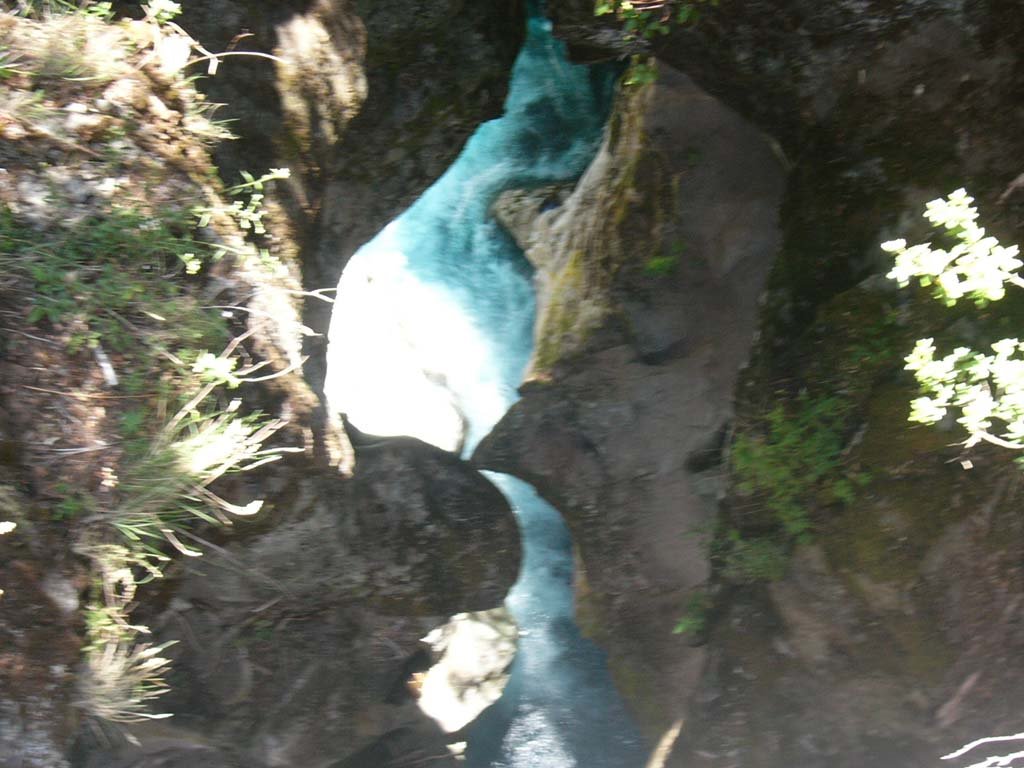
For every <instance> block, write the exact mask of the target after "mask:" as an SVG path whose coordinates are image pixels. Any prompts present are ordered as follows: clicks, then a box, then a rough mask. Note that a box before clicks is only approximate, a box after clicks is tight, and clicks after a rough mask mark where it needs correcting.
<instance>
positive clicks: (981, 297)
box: [882, 189, 1024, 306]
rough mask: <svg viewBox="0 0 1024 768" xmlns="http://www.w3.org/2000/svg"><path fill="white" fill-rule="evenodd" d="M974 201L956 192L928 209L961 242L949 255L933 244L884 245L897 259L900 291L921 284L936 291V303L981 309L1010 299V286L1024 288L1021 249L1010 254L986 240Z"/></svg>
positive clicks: (1009, 250)
mask: <svg viewBox="0 0 1024 768" xmlns="http://www.w3.org/2000/svg"><path fill="white" fill-rule="evenodd" d="M973 202H974V198H973V197H970V196H969V195H968V194H967V191H966V190H964V189H958V190H956V191H955V192H953V193H952V194H950V195H949V197H948V198H946V199H942V198H939V199H938V200H932V201H931V202H930V203H928V204H927V206H926V210H925V214H924V215H925V218H926V219H928V220H929V221H930V222H931V223H932V225H933V226H935V227H937V228H942V229H944V230H945V231H946V233H948V234H949V235H950V236H952V237H953V238H954V239H955V240H957V242H956V244H954V245H953V246H952V247H951V248H950V249H949V250H943V249H941V248H935V247H933V246H932V245H931V244H929V243H921V244H918V245H912V246H910V247H907V241H906V240H902V239H900V240H890V241H889V242H886V243H882V248H883V250H886V251H888V252H890V253H892V254H894V255H895V257H896V264H895V266H894V267H893V269H892V271H891V272H889V274H888V277H890V278H891V279H893V280H896V281H897V282H898V283H899V284H900V285H901V286H905V285H907V284H908V283H909V282H910V281H911V279H913V278H915V277H916V278H917V279H918V280H919V281H920V283H921V285H922V286H925V287H927V286H934V290H935V293H936V295H937V296H938V298H940V299H942V300H943V301H945V303H946V304H947V305H949V306H952V305H954V304H956V302H957V300H958V299H962V298H964V297H965V296H968V297H970V298H972V299H974V301H975V302H977V303H978V304H979V305H981V306H983V305H984V304H986V303H987V302H989V301H998V300H999V299H1001V298H1003V296H1004V295H1005V294H1006V288H1005V285H1006V283H1014V284H1015V285H1019V286H1022V287H1024V280H1022V279H1021V278H1020V277H1019V276H1018V275H1017V274H1016V271H1017V270H1018V269H1019V268H1020V267H1021V266H1022V264H1024V262H1021V260H1020V259H1018V258H1017V256H1018V254H1019V249H1018V247H1017V246H1015V245H1014V246H1010V247H1009V248H1007V247H1004V246H1002V245H1000V244H999V241H998V240H996V238H994V237H986V236H985V230H984V229H983V228H982V227H979V226H978V224H977V219H978V210H977V209H976V208H974V207H973V206H972V205H971V203H973Z"/></svg>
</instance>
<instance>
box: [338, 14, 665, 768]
mask: <svg viewBox="0 0 1024 768" xmlns="http://www.w3.org/2000/svg"><path fill="white" fill-rule="evenodd" d="M614 76H615V72H613V71H612V70H610V69H602V68H586V67H582V66H575V65H571V64H569V63H568V62H567V60H566V58H565V51H564V46H563V45H562V44H561V43H560V42H558V41H556V40H555V39H554V38H553V37H552V35H551V32H550V24H549V23H548V22H547V21H546V20H545V19H543V18H542V17H541V16H539V15H538V14H537V13H533V14H532V15H531V18H530V20H529V31H528V37H527V41H526V43H525V46H524V48H523V51H522V52H521V54H520V56H519V58H518V60H517V62H516V65H515V68H514V70H513V74H512V81H511V85H510V91H509V96H508V100H507V103H506V110H505V115H504V117H502V118H500V119H498V120H494V121H492V122H489V123H487V124H485V125H483V126H481V128H480V129H479V130H478V131H477V132H476V134H475V135H474V136H473V137H472V138H471V139H470V141H469V143H468V144H467V146H466V148H465V150H464V151H463V153H462V155H461V156H460V157H459V159H458V160H457V162H456V163H455V164H454V165H453V166H452V167H451V168H450V169H449V170H448V172H447V173H446V174H445V175H444V176H443V177H442V178H441V179H440V180H439V181H438V182H437V183H436V184H435V185H434V186H433V187H432V188H431V189H430V190H428V191H427V192H426V193H425V194H424V195H423V197H422V198H420V200H419V201H418V202H417V203H416V204H415V205H413V206H412V207H411V208H410V209H409V210H408V211H406V212H405V213H404V214H403V215H402V216H400V217H399V218H398V219H396V220H395V221H393V222H392V223H391V224H390V225H388V227H387V228H386V229H385V230H384V231H383V232H382V233H381V234H380V235H379V236H378V237H377V238H376V239H374V240H373V241H371V242H370V243H369V244H367V245H366V246H364V247H363V248H362V249H361V250H360V251H359V252H358V253H357V254H356V255H355V256H354V257H353V259H352V260H351V261H350V263H349V264H348V266H347V267H346V269H345V272H344V274H343V276H342V279H341V281H340V283H339V292H338V300H337V303H336V308H335V314H334V316H333V318H332V323H331V332H330V348H329V352H328V373H327V382H326V386H325V391H326V393H327V395H328V398H329V399H330V402H331V404H332V406H333V407H334V408H335V409H337V410H339V411H341V412H344V413H345V414H346V415H347V417H348V418H349V420H350V421H351V422H352V423H353V424H354V425H355V426H356V427H357V428H358V429H359V430H361V431H363V432H365V433H369V434H373V435H411V436H413V437H417V438H420V439H422V440H424V441H427V442H430V443H433V444H435V445H438V446H440V447H443V448H446V449H448V450H452V451H457V452H461V453H463V454H464V455H469V453H471V452H472V449H473V448H474V447H475V446H476V445H477V444H478V443H479V441H480V440H481V439H482V438H483V437H484V436H485V435H486V434H487V433H488V432H489V431H490V429H491V427H492V426H493V425H494V424H495V423H496V422H497V421H498V420H499V419H500V418H501V416H502V415H503V414H504V413H505V411H506V410H507V409H508V407H509V406H510V405H511V404H512V403H513V402H514V401H515V400H516V399H517V394H516V387H517V386H518V384H519V382H520V381H521V378H522V375H523V371H524V368H525V366H526V364H527V361H528V359H529V357H530V354H531V350H532V347H533V325H534V315H535V300H534V295H533V288H532V284H531V281H532V274H531V268H530V266H529V265H528V264H527V263H526V261H525V260H524V258H523V256H522V253H521V252H520V251H519V250H518V248H517V247H516V246H515V244H514V243H513V241H512V239H511V238H510V237H509V236H508V235H507V234H506V233H505V232H504V231H503V230H502V229H501V227H500V226H499V225H498V224H497V223H496V222H495V221H494V219H493V218H492V217H491V216H490V214H489V208H490V206H491V204H492V203H493V201H494V200H495V198H496V197H497V195H498V194H500V193H501V192H502V191H504V190H506V189H510V188H526V187H531V186H540V185H544V184H549V183H553V182H564V181H569V180H572V179H575V178H577V177H578V176H579V175H580V174H581V173H582V171H583V170H584V168H585V167H586V165H587V163H588V162H589V161H590V159H591V157H592V156H593V154H594V152H595V151H596V149H597V147H598V144H599V142H600V138H601V134H602V130H603V126H604V121H605V118H606V116H607V113H608V108H609V103H610V99H611V94H612V89H613V80H614ZM490 477H491V478H492V479H493V481H494V482H495V484H496V485H498V486H499V487H500V488H501V490H502V491H503V492H504V493H505V494H506V496H507V497H508V498H509V500H510V501H511V502H512V504H513V505H514V507H515V509H516V510H517V513H518V516H519V521H520V526H521V530H522V536H523V544H524V550H525V557H524V562H523V568H522V571H521V575H520V579H519V582H518V583H517V585H516V587H515V588H514V589H513V591H512V593H511V594H510V596H509V599H508V606H509V608H510V610H511V611H512V614H513V615H514V617H515V619H516V620H517V622H518V623H519V627H520V644H519V652H518V656H517V658H516V661H515V664H514V667H513V672H512V680H511V682H510V683H509V685H508V687H507V688H506V692H505V694H504V696H503V697H502V699H501V700H500V701H499V702H498V703H497V704H495V705H494V706H493V707H492V708H491V709H490V710H489V711H488V712H486V713H485V714H484V715H483V716H482V717H481V718H480V719H479V721H478V722H477V723H475V724H474V725H473V726H471V727H470V728H469V729H468V731H467V733H468V740H469V746H468V753H467V757H468V762H469V764H470V765H471V766H509V767H511V766H524V767H525V766H530V767H531V768H570V767H572V766H586V767H587V768H603V767H607V768H632V767H633V766H641V765H643V763H644V751H645V750H644V748H643V746H642V744H641V741H640V739H639V737H638V736H637V735H636V731H635V729H634V726H633V724H632V722H631V720H630V718H629V716H628V714H627V713H626V711H625V709H624V707H623V705H622V702H621V700H620V699H619V697H618V695H617V693H616V692H615V689H614V687H613V686H612V683H611V680H610V678H609V676H608V673H607V669H606V665H605V659H604V655H603V654H602V653H601V651H600V650H598V649H597V648H596V647H595V646H593V645H592V644H591V643H589V642H588V641H586V640H584V639H583V638H582V637H581V636H580V633H579V630H578V628H577V627H576V625H575V623H574V621H573V598H572V567H573V564H572V551H571V550H572V542H571V540H570V538H569V535H568V532H567V530H566V528H565V525H564V524H563V522H562V520H561V518H560V516H559V515H558V513H557V512H556V511H555V510H554V509H553V508H552V507H550V506H549V505H548V504H547V503H546V502H544V501H543V500H542V499H540V498H539V497H538V496H537V494H536V493H535V492H534V491H533V489H532V488H530V487H529V486H528V485H526V484H525V483H522V482H521V481H518V480H515V479H513V478H510V477H507V476H501V475H491V476H490Z"/></svg>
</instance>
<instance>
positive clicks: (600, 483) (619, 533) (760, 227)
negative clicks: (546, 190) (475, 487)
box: [474, 67, 783, 735]
mask: <svg viewBox="0 0 1024 768" xmlns="http://www.w3.org/2000/svg"><path fill="white" fill-rule="evenodd" d="M782 184H783V171H782V168H781V166H780V163H779V161H778V159H777V157H776V155H775V153H774V152H773V150H772V148H771V147H770V145H769V143H768V141H767V140H766V139H765V137H764V136H762V135H761V134H760V133H759V132H758V131H757V130H756V129H754V128H753V127H752V126H750V125H749V124H748V123H746V122H745V121H743V120H742V119H741V118H740V117H739V116H737V115H736V114H735V113H734V112H732V111H731V110H730V109H728V108H727V107H725V106H724V105H722V104H721V103H720V102H718V101H717V100H715V99H713V98H712V97H710V96H708V95H707V94H706V93H704V92H703V91H701V90H700V89H699V88H698V87H697V86H695V85H694V84H693V82H692V81H691V80H690V79H689V78H687V77H686V76H685V75H682V74H680V73H678V72H676V71H674V70H672V69H671V68H669V67H664V68H662V70H661V72H660V75H659V78H658V81H657V83H656V84H655V85H653V86H650V87H644V88H636V89H631V90H628V91H626V92H624V94H623V95H622V97H621V98H620V101H619V103H618V104H617V105H616V108H615V111H614V113H613V115H612V118H611V125H610V128H609V133H608V137H607V139H606V142H605V145H604V147H603V148H602V150H601V151H600V152H599V154H598V156H597V158H596V159H595V161H594V162H593V164H592V165H591V167H590V169H589V170H588V171H587V173H586V174H585V175H584V177H583V179H582V180H581V181H580V182H579V184H578V185H577V187H576V189H575V190H574V191H573V192H572V194H571V195H569V197H568V198H567V199H565V200H564V201H563V202H562V203H561V204H560V205H557V206H552V205H550V204H548V205H545V204H543V201H541V200H538V201H537V205H536V207H535V212H536V217H535V221H534V224H533V229H532V231H531V232H530V233H528V234H524V233H523V232H522V227H521V226H519V227H517V228H518V229H519V230H520V231H519V237H520V239H521V240H523V241H524V244H525V245H527V246H528V247H527V251H526V253H527V257H528V258H529V259H530V260H531V261H532V262H533V263H534V264H535V265H537V267H538V270H539V272H538V285H539V297H538V304H539V308H540V312H539V319H538V327H537V335H538V339H537V347H536V352H535V355H534V359H533V361H532V366H531V377H532V380H531V381H530V382H529V383H528V384H527V385H526V386H524V387H523V391H522V399H521V400H520V401H519V402H518V403H516V404H515V405H514V406H513V407H512V409H511V410H510V411H509V413H508V414H507V415H506V417H505V418H504V419H503V420H502V421H501V422H500V423H499V424H498V425H497V426H496V427H495V429H494V431H493V432H492V433H491V435H490V436H488V437H487V438H486V439H485V440H484V441H483V442H482V443H481V444H480V446H479V448H478V449H477V452H476V453H475V455H474V461H475V462H477V463H479V464H480V465H482V466H485V467H488V468H492V469H497V470H499V471H503V472H509V473H512V474H516V475H519V476H520V477H523V478H524V479H526V480H528V481H530V482H531V483H533V484H534V485H535V486H536V487H537V488H538V489H539V490H540V492H541V493H542V494H544V495H545V496H546V497H547V498H548V499H549V500H550V501H551V502H552V503H553V504H554V505H555V506H556V507H558V509H559V510H560V511H561V512H562V513H563V514H564V515H565V517H566V520H567V522H568V524H569V527H570V529H571V531H572V534H573V538H574V541H575V543H576V546H577V547H578V552H579V555H580V558H579V559H580V565H581V569H580V573H579V576H578V579H577V613H578V619H579V621H580V623H581V626H582V628H583V630H584V631H587V632H589V633H591V634H592V635H594V636H596V637H597V638H598V639H599V641H600V642H601V643H602V645H603V646H604V647H605V648H606V649H607V650H608V651H609V655H610V658H609V663H610V666H611V669H612V673H613V675H614V677H615V680H616V682H617V684H618V685H619V687H620V689H621V690H622V692H623V693H624V694H625V695H626V697H627V699H628V700H629V702H630V704H631V705H633V707H634V709H635V710H636V711H638V712H639V713H640V715H641V722H642V724H643V725H644V726H645V727H646V728H647V730H648V732H649V733H650V734H652V735H654V734H658V735H660V731H661V730H663V729H664V728H667V727H668V726H669V725H671V723H672V722H673V721H675V720H676V719H677V718H678V717H680V716H682V715H683V714H685V711H686V700H687V697H688V694H689V693H690V692H692V691H693V690H694V687H695V685H696V682H697V680H698V678H699V675H700V670H701V668H702V664H703V653H702V650H701V649H699V648H691V647H689V646H688V645H687V644H686V643H684V642H681V641H680V640H679V639H678V638H677V637H675V636H673V635H672V628H673V626H674V624H675V623H676V621H678V619H679V616H680V615H681V613H682V611H683V609H684V606H685V605H686V603H687V600H688V599H690V596H691V595H692V594H693V592H694V591H695V590H698V589H699V588H700V587H701V586H702V585H703V583H704V582H705V580H706V579H707V578H708V575H709V567H708V559H707V556H706V553H705V552H704V550H703V549H702V548H701V546H700V542H699V540H698V538H697V537H695V536H693V535H691V534H693V533H694V532H695V531H699V530H700V529H701V528H702V527H704V526H706V525H707V524H708V522H709V521H710V519H711V516H712V514H713V512H714V496H715V492H716V490H715V486H714V483H713V482H709V479H708V478H707V477H705V476H704V475H703V474H702V469H704V468H706V462H705V461H704V454H706V453H708V452H711V453H714V451H715V449H716V448H717V446H718V445H719V443H720V441H721V433H722V431H723V429H724V428H725V426H726V425H727V424H728V422H729V419H730V417H731V413H732V397H731V395H732V389H733V387H734V385H735V382H736V376H737V372H738V370H739V368H740V366H741V365H742V364H743V363H744V362H745V360H746V358H747V355H748V353H749V349H750V346H751V343H752V341H753V338H754V330H755V322H756V317H757V299H758V296H759V295H760V293H761V291H762V289H763V284H764V279H765V276H766V275H767V273H768V269H769V266H770V264H771V261H772V259H773V257H774V255H775V252H776V248H777V246H778V219H777V208H778V204H779V200H780V197H781V193H782ZM507 203H508V199H506V201H505V202H504V203H503V205H506V206H507ZM521 208H522V205H517V206H515V211H516V213H515V217H514V218H516V219H517V220H518V219H521ZM506 218H508V215H506Z"/></svg>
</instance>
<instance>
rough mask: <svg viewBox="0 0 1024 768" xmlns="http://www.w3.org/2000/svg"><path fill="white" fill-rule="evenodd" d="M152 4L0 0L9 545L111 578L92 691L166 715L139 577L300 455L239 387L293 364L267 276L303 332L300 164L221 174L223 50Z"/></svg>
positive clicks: (15, 560) (93, 595)
mask: <svg viewBox="0 0 1024 768" xmlns="http://www.w3.org/2000/svg"><path fill="white" fill-rule="evenodd" d="M143 10H144V13H145V15H144V18H142V19H141V20H137V21H127V20H124V21H115V20H114V19H113V14H112V12H111V4H110V3H87V4H84V5H82V6H81V7H79V6H75V5H72V4H70V3H65V2H61V1H60V0H57V1H56V2H39V3H21V4H19V7H18V8H17V9H16V10H14V11H4V12H2V13H0V98H2V101H0V135H2V137H3V139H4V145H5V146H4V148H3V149H2V150H0V163H2V165H3V176H2V178H0V275H2V277H0V282H2V287H3V298H2V299H0V316H2V318H3V325H4V326H5V327H4V329H3V330H4V332H5V338H4V346H3V351H4V359H3V362H2V363H0V371H2V375H3V379H4V387H3V390H2V398H0V407H2V408H3V409H4V412H5V413H6V414H8V415H9V418H10V421H11V424H10V427H9V428H10V429H11V431H10V432H9V433H8V432H7V431H6V429H5V430H4V432H5V434H4V435H3V440H4V442H5V444H9V445H10V446H11V447H12V455H11V456H10V459H9V460H5V464H4V467H3V475H2V476H0V490H2V491H3V493H4V498H5V499H8V500H9V499H10V498H12V495H13V497H16V498H17V499H18V501H16V502H14V503H6V502H5V503H4V504H3V506H2V507H0V518H3V525H4V530H5V533H6V532H10V534H11V535H9V536H6V537H5V541H4V544H5V546H6V547H7V548H9V555H8V563H9V564H10V565H11V566H12V567H17V566H18V564H19V563H20V562H31V561H32V560H33V559H35V558H38V557H48V558H50V559H52V560H53V562H54V566H53V567H54V568H55V569H57V570H59V569H61V568H63V567H65V566H66V568H67V569H68V572H69V573H74V574H75V575H74V576H73V577H72V578H73V579H74V580H76V581H77V580H82V581H88V582H92V583H93V586H92V588H91V589H90V597H89V601H88V603H87V605H85V606H84V608H83V609H82V613H81V621H82V622H83V623H84V633H85V638H84V641H83V650H84V653H85V656H86V664H85V666H86V672H85V673H84V674H83V676H82V678H81V681H80V682H79V688H78V693H77V696H76V698H77V700H78V701H79V702H80V704H81V706H82V707H83V708H84V709H85V710H86V711H87V712H88V713H90V714H93V715H96V716H98V717H101V718H104V719H107V720H127V721H131V720H134V719H139V718H150V717H153V714H152V712H151V711H150V710H149V709H148V708H147V704H148V703H149V701H150V700H151V699H152V698H154V697H155V696H156V695H158V694H159V693H160V692H162V691H163V690H164V685H163V683H162V680H161V677H162V674H163V673H164V671H165V667H166V661H165V660H164V659H162V658H161V657H160V655H159V652H160V650H161V648H160V647H153V646H151V645H150V644H148V643H146V642H143V641H142V640H141V639H140V637H141V636H144V635H145V634H146V633H147V632H148V630H147V629H146V628H145V627H143V626H140V625H138V624H137V623H136V622H133V621H132V620H131V617H130V614H131V611H132V609H133V607H134V606H135V603H136V600H137V599H138V591H137V590H138V587H139V586H140V585H142V584H144V583H146V582H147V581H149V580H151V579H153V578H157V577H160V576H162V575H163V572H164V570H165V568H166V567H167V563H168V562H169V561H170V559H171V557H172V556H173V555H185V556H197V555H199V554H200V549H198V548H197V547H196V543H197V542H199V541H200V539H198V537H197V536H196V533H195V532H194V531H193V530H192V529H193V527H194V526H193V523H194V522H202V523H208V524H215V525H216V524H230V523H231V521H232V519H233V518H235V517H237V516H248V515H251V514H254V513H255V512H256V511H257V510H258V509H259V502H258V501H250V502H248V503H244V504H241V505H239V504H234V503H230V502H228V501H227V500H226V499H225V498H224V494H225V493H226V491H225V490H215V488H216V487H217V486H216V485H215V484H216V483H217V482H218V481H219V480H221V478H223V477H225V476H226V475H227V474H229V473H232V472H236V471H244V470H245V469H249V468H252V467H254V466H259V465H261V464H264V463H266V462H268V461H272V460H274V459H277V458H279V457H280V456H281V453H282V451H283V450H285V449H283V448H281V447H269V446H270V442H269V441H271V438H272V437H273V435H274V433H275V432H277V431H278V430H279V429H280V428H281V427H282V426H283V424H284V422H282V421H280V420H275V419H269V418H266V417H261V416H260V415H259V414H258V413H256V412H254V411H253V410H252V408H251V407H246V406H245V405H243V398H242V397H241V396H240V395H239V394H238V391H239V390H238V388H239V387H240V386H241V385H243V384H245V383H247V382H251V381H254V380H266V379H267V378H268V375H269V376H271V377H272V376H274V375H275V373H274V370H275V368H276V370H277V371H278V373H287V372H288V370H289V366H288V362H287V360H286V358H287V356H288V353H287V351H282V353H281V354H280V358H281V359H278V360H273V359H266V358H264V359H260V357H259V356H257V353H256V352H255V350H254V348H253V347H252V344H251V341H249V343H248V344H247V340H250V339H251V337H252V336H253V334H254V330H245V317H246V315H247V314H250V313H260V312H262V311H263V310H260V309H259V307H258V306H257V304H258V302H257V303H253V301H252V296H253V295H254V293H255V292H263V293H272V292H274V291H276V292H277V293H278V295H279V296H280V297H282V299H283V302H284V304H283V306H285V307H289V311H287V312H283V313H282V314H280V315H279V316H277V317H275V318H272V320H273V322H274V323H276V324H278V325H279V326H281V327H282V328H283V330H282V332H281V337H282V338H285V337H287V336H295V335H297V334H298V332H299V331H300V330H301V325H300V324H299V323H298V321H297V313H296V310H295V307H294V303H295V301H294V296H295V295H297V294H298V293H299V291H298V290H297V288H298V283H297V280H296V278H295V277H294V272H292V273H290V272H289V268H288V267H286V266H285V265H284V264H283V263H282V262H281V261H279V260H277V259H276V258H275V257H272V256H270V255H269V253H268V252H267V250H266V245H268V244H269V242H270V241H269V240H268V238H267V235H266V230H265V228H264V227H263V224H262V219H263V216H264V214H265V211H263V210H262V209H261V203H262V192H263V185H264V184H265V183H266V182H268V181H270V180H272V179H273V178H281V177H283V176H286V175H287V174H286V173H284V172H276V173H274V174H272V175H271V176H269V177H265V178H262V179H254V178H252V177H248V178H246V179H244V180H243V182H242V183H241V184H239V185H238V186H237V187H235V188H232V189H228V190H224V189H223V188H222V186H221V184H220V182H219V180H218V179H217V176H216V171H215V169H214V167H213V165H212V163H211V160H210V158H209V149H210V147H211V142H212V141H213V140H215V139H220V138H224V137H225V136H227V135H228V133H227V130H226V128H225V126H224V125H222V124H218V123H217V122H216V121H215V120H214V119H213V117H212V114H213V111H214V109H215V105H211V104H210V103H208V102H207V101H206V100H205V98H204V97H203V95H202V93H200V92H199V91H198V90H197V80H196V78H195V77H194V76H193V74H192V72H193V71H192V70H190V69H189V67H190V66H192V65H194V64H198V63H204V64H209V63H210V62H215V61H217V59H218V57H217V56H216V55H213V54H210V53H209V52H208V51H205V50H203V49H202V48H201V47H200V46H198V44H197V43H196V42H195V41H194V40H192V39H191V38H189V37H188V36H187V35H186V34H185V33H184V32H183V31H182V30H181V29H180V28H179V27H177V26H176V25H174V24H173V21H172V20H173V18H174V16H175V15H177V13H178V12H179V11H180V9H179V8H178V6H177V4H176V3H171V2H166V1H165V0H154V2H152V3H149V4H147V5H144V6H143ZM247 235H248V236H249V237H250V238H253V237H255V238H256V242H255V244H254V242H253V241H252V240H251V239H249V240H247V237H246V236H247ZM261 239H262V242H260V240H261ZM289 312H290V316H289ZM266 349H269V347H267V348H266ZM291 362H292V363H293V364H294V365H297V364H298V363H299V362H300V361H299V360H293V361H291ZM268 366H270V367H268ZM261 369H262V370H261ZM224 487H225V488H226V487H227V486H224ZM72 552H73V553H74V554H72ZM81 563H85V564H87V566H86V569H85V570H83V569H82V566H81V565H80V564H81ZM10 597H11V596H10V595H9V594H8V595H7V596H6V598H7V600H6V602H7V606H8V608H9V609H10V610H13V611H14V612H15V613H14V614H10V613H8V619H9V620H15V619H17V610H18V608H19V604H18V603H16V602H12V601H11V600H10ZM72 621H73V622H74V623H78V621H79V620H78V619H74V618H72ZM9 682H11V688H12V690H14V689H16V688H17V681H9Z"/></svg>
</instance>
